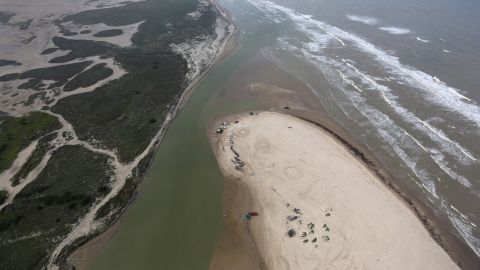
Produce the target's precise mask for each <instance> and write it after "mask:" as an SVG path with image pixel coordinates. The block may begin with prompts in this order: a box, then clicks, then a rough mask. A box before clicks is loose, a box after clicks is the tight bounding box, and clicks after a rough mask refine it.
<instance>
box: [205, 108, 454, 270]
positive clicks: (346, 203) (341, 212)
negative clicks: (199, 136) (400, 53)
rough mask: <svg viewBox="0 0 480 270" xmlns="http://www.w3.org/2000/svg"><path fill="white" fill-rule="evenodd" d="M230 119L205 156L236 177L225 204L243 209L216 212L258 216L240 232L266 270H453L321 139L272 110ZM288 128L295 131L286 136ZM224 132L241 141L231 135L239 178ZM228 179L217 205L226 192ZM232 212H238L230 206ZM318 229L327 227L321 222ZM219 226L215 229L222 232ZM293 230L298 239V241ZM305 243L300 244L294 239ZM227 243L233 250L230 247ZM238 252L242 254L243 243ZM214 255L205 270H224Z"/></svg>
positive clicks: (371, 181)
mask: <svg viewBox="0 0 480 270" xmlns="http://www.w3.org/2000/svg"><path fill="white" fill-rule="evenodd" d="M230 119H231V118H230ZM239 120H240V123H239V124H234V125H232V126H229V127H228V128H227V129H226V131H225V134H224V135H221V138H220V140H219V141H218V142H217V149H215V151H216V152H217V157H218V160H219V163H220V167H221V168H222V171H223V172H224V173H225V174H226V175H227V176H229V177H231V178H232V179H241V180H242V181H241V182H239V183H240V184H237V187H239V188H238V189H237V193H234V194H238V193H241V194H243V195H247V196H245V197H243V198H242V199H238V198H237V197H234V198H232V201H234V200H240V201H242V202H243V203H241V204H237V203H231V204H230V206H235V207H234V208H233V209H234V210H231V211H230V212H228V210H229V209H228V206H227V207H226V208H225V210H226V214H227V215H228V216H230V215H234V217H230V218H231V219H232V220H235V219H236V220H237V221H236V222H237V223H238V220H239V218H238V213H239V211H241V212H244V211H248V210H251V209H252V208H248V207H249V205H248V203H252V204H253V205H254V206H255V207H254V209H255V210H257V211H259V212H260V214H261V217H260V218H254V219H253V220H252V221H251V222H249V226H248V228H249V230H250V231H251V232H252V236H253V238H254V239H255V241H253V242H254V243H256V245H257V246H258V247H259V248H258V251H259V254H260V255H261V257H262V258H264V260H265V265H266V268H270V269H317V268H318V267H320V268H321V269H323V268H328V267H344V268H345V267H346V268H348V269H350V268H355V267H366V269H385V267H387V266H389V267H390V268H391V269H457V266H456V265H455V263H454V262H453V261H452V260H451V259H450V257H449V256H448V255H447V253H446V252H445V251H444V250H443V249H442V248H441V247H440V246H438V245H437V243H436V242H435V241H434V240H433V239H432V238H431V237H430V235H429V232H428V231H427V230H426V229H425V227H424V226H423V224H422V223H421V222H420V220H418V219H417V217H416V216H415V214H414V213H412V212H411V211H410V209H408V207H407V206H406V205H405V204H404V203H403V202H402V201H401V200H400V199H399V198H397V197H396V196H395V195H394V194H393V193H392V192H391V190H389V189H388V188H387V187H386V186H385V185H383V183H381V182H380V181H379V179H378V178H377V177H376V175H375V174H373V173H372V172H371V171H370V170H368V169H367V168H366V167H365V166H364V164H362V163H361V162H360V161H359V160H358V159H356V158H354V156H353V155H351V154H350V153H349V152H348V149H346V148H345V147H344V146H343V145H342V144H341V143H339V142H338V141H336V140H334V139H333V138H332V137H331V134H328V133H326V132H325V131H324V130H322V129H320V128H318V127H317V126H315V125H313V124H311V123H308V122H305V121H303V120H299V119H298V118H294V117H291V116H286V115H282V114H278V113H261V114H260V115H259V116H256V115H255V116H244V117H241V118H240V119H239ZM288 126H290V127H291V128H292V129H290V128H288ZM260 127H263V128H260ZM293 129H296V131H295V132H293V133H292V131H293ZM247 130H248V131H247ZM233 134H240V135H243V136H235V135H234V136H233V137H232V141H233V145H234V149H235V150H236V151H237V153H238V154H239V158H240V159H241V161H242V162H245V164H246V165H245V168H244V169H243V172H240V171H238V170H235V169H234V167H233V166H232V163H231V159H232V158H234V157H233V156H232V151H231V149H230V146H231V145H230V144H231V143H232V141H230V139H229V138H230V136H232V135H233ZM292 134H294V135H292ZM286 142H288V143H286ZM317 148H318V149H317ZM273 153H275V154H273ZM325 153H329V154H328V155H325ZM301 157H303V160H300V158H301ZM289 164H290V165H292V164H293V166H290V165H289ZM237 165H238V164H237ZM287 165H288V166H287ZM278 166H280V167H282V166H283V167H285V166H286V167H285V168H283V167H282V168H280V167H278ZM276 167H278V168H276ZM282 172H283V173H282ZM295 178H296V180H294V181H292V180H293V179H295ZM260 179H261V181H259V180H260ZM336 179H343V180H342V181H341V182H340V181H337V180H336ZM354 179H356V180H354ZM228 182H229V181H227V183H226V186H227V189H226V192H225V198H226V200H229V198H228V196H229V194H230V191H229V190H228V186H229V185H231V184H229V183H228ZM319 184H320V185H319ZM242 185H245V186H242ZM245 187H247V190H244V188H245ZM359 191H360V192H359ZM249 192H251V194H250V195H249ZM367 194H368V195H367ZM249 196H251V199H252V200H251V201H250V200H249ZM247 202H248V203H247ZM287 204H290V205H289V206H287ZM227 205H228V203H227ZM242 206H243V207H245V208H243V209H241V210H240V208H241V207H242ZM294 207H298V208H300V209H301V213H302V214H298V218H297V219H296V220H292V221H288V222H289V224H286V223H285V222H286V221H287V220H286V217H287V216H293V215H295V214H294V213H293V212H292V209H293V208H294ZM235 208H236V210H235ZM319 209H322V210H323V211H319ZM327 213H328V214H327ZM326 215H329V217H326ZM330 215H331V216H330ZM227 218H228V217H227ZM298 220H302V224H299V223H298ZM309 222H312V223H314V224H315V228H314V229H313V230H314V231H315V232H313V233H312V234H309V233H310V231H309V230H310V229H307V228H306V226H307V224H308V223H309ZM234 223H235V221H234ZM327 223H328V225H326V226H327V227H328V230H327V229H326V227H323V226H322V224H327ZM242 226H245V225H237V230H236V232H240V233H241V230H244V236H238V237H236V238H232V239H237V240H238V239H241V238H242V237H244V238H245V237H249V235H250V234H248V231H247V233H245V230H246V229H245V228H242V229H240V230H239V229H238V228H241V227H242ZM228 227H229V226H228V222H226V228H228ZM322 227H323V228H322ZM233 228H235V227H233ZM288 228H294V229H295V230H296V232H297V235H296V236H295V237H292V238H289V237H287V236H286V231H287V230H288ZM229 230H230V229H225V231H224V234H227V233H228V231H229ZM303 231H305V232H307V236H305V237H301V233H302V232H303ZM399 232H401V233H399ZM407 232H408V233H407ZM317 234H318V235H317ZM326 236H328V237H329V238H330V240H326V239H327V238H325V237H326ZM315 238H316V239H315ZM305 239H308V242H307V243H303V241H304V240H305ZM322 239H323V240H322ZM223 241H225V240H223ZM223 241H222V240H220V244H219V245H222V243H223ZM312 241H315V243H312ZM231 242H232V243H230V244H231V245H232V246H234V245H235V241H234V240H232V241H231ZM223 245H225V244H223ZM315 246H317V247H315ZM240 247H241V248H243V249H245V248H247V247H248V245H247V244H244V246H241V245H240ZM219 251H220V249H217V253H216V256H215V257H214V261H213V263H212V269H226V268H221V267H218V266H217V265H219V263H218V260H217V258H222V257H223V258H225V255H228V250H223V251H221V252H220V253H223V255H222V254H219ZM420 254H421V255H420ZM246 255H248V254H246ZM244 257H245V259H247V258H248V256H244ZM250 259H251V261H250V262H251V263H254V264H255V265H260V264H261V260H260V259H258V258H256V257H255V256H250ZM318 264H321V265H318ZM229 265H230V266H231V265H233V264H232V263H230V264H229ZM258 267H260V266H258Z"/></svg>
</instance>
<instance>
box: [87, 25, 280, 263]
mask: <svg viewBox="0 0 480 270" xmlns="http://www.w3.org/2000/svg"><path fill="white" fill-rule="evenodd" d="M238 23H239V25H240V29H242V28H248V33H249V35H248V36H246V35H242V34H240V35H239V37H238V40H237V42H238V44H239V49H238V50H236V51H235V53H233V54H231V55H229V56H228V57H227V58H226V59H224V60H223V61H222V62H221V63H219V64H217V65H215V67H213V68H212V70H211V71H210V73H209V74H208V75H207V76H206V77H205V78H204V80H203V81H202V82H201V83H199V84H198V86H197V87H196V89H194V93H193V95H192V97H191V98H190V100H189V101H188V103H187V104H186V105H185V107H184V108H183V109H182V110H181V112H180V113H179V115H178V117H177V118H176V119H175V120H174V121H173V122H172V124H171V126H170V127H169V129H168V131H167V133H166V135H165V138H164V140H163V142H162V143H161V146H160V148H159V149H158V152H157V154H156V156H155V158H154V161H153V164H152V166H151V168H150V172H149V175H148V177H147V180H146V181H145V182H144V183H143V184H142V185H141V187H140V190H139V197H138V198H137V199H136V200H135V201H134V203H133V204H132V205H131V206H130V207H129V209H128V210H127V211H126V213H125V214H124V216H123V217H122V218H121V220H120V226H119V229H118V231H117V232H116V234H115V236H114V237H113V239H112V240H111V242H110V243H108V244H107V246H106V248H105V250H104V251H103V252H102V253H101V254H99V257H98V258H97V259H96V260H95V262H94V266H93V269H117V270H118V269H176V270H179V269H188V270H192V269H207V268H208V266H209V263H210V258H211V256H212V254H213V250H214V246H215V243H216V239H217V237H218V236H219V231H220V230H221V227H222V211H221V210H222V191H223V180H224V179H223V176H222V174H221V172H220V170H219V169H218V166H217V163H216V160H215V157H214V155H213V152H212V149H211V147H210V143H209V140H208V137H207V125H208V122H209V121H211V120H212V119H214V118H215V117H219V116H222V115H228V114H230V113H236V112H240V111H245V110H252V109H259V107H258V105H256V104H255V103H254V102H236V103H231V104H228V103H218V102H215V101H214V98H213V97H215V95H217V94H218V93H219V91H220V90H221V89H222V88H223V87H225V83H226V82H227V81H228V79H229V77H230V76H231V75H232V74H233V73H234V72H235V71H236V70H237V69H238V68H240V67H241V66H242V65H244V64H245V63H246V62H247V61H248V60H249V59H252V58H253V57H255V56H257V55H258V52H259V50H260V49H261V48H262V47H263V46H264V45H265V44H266V43H267V42H269V41H270V40H274V37H275V35H276V34H278V31H277V30H278V29H275V26H274V25H268V24H252V23H249V22H248V20H244V21H242V20H241V19H240V20H239V21H238Z"/></svg>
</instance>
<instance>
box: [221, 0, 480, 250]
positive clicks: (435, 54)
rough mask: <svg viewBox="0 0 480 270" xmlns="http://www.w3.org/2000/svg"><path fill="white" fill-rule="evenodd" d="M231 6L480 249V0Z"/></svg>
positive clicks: (279, 1)
mask: <svg viewBox="0 0 480 270" xmlns="http://www.w3.org/2000/svg"><path fill="white" fill-rule="evenodd" d="M221 2H222V4H224V5H225V6H226V7H227V9H229V10H230V11H231V12H232V14H233V17H234V18H235V20H236V21H237V22H238V24H239V26H240V30H241V31H242V33H243V35H245V36H247V37H248V36H252V37H254V36H255V33H254V32H251V30H249V29H251V28H252V29H253V26H254V25H259V24H260V25H261V24H274V25H278V26H277V28H278V29H281V30H280V32H279V33H280V34H278V35H274V36H273V37H272V40H271V41H270V42H269V43H267V45H266V46H264V47H263V48H262V49H261V53H262V55H263V56H264V57H266V58H267V59H269V60H270V61H272V62H274V63H276V64H277V65H278V66H280V67H281V68H282V69H284V70H285V71H287V72H289V73H291V74H293V75H294V76H295V77H297V78H298V79H300V80H302V81H303V82H304V83H305V84H306V85H308V86H309V87H310V89H311V91H312V92H313V93H314V94H315V95H316V96H317V97H318V100H319V102H321V103H322V104H323V106H324V107H325V108H326V110H327V111H328V113H329V114H330V115H331V116H332V118H334V119H335V120H336V121H337V122H338V123H340V124H341V125H342V126H344V127H345V128H346V129H347V130H348V131H349V132H350V133H352V134H353V135H355V136H356V137H357V138H358V140H359V141H360V142H362V143H364V144H365V145H366V146H367V147H368V148H369V149H370V150H371V151H372V152H373V153H374V155H376V157H377V158H378V159H379V160H381V162H382V163H383V165H385V166H386V167H387V168H388V169H389V171H390V172H391V173H392V174H393V175H394V176H395V178H396V180H397V181H398V182H399V183H400V184H401V185H402V186H403V187H405V188H407V189H408V190H410V191H411V192H412V193H413V194H415V195H417V196H418V197H419V198H420V199H421V200H422V201H423V202H424V203H425V204H427V205H428V206H430V207H431V208H432V209H433V210H434V212H435V213H436V215H437V216H438V217H439V218H440V219H442V220H445V221H446V222H449V223H450V224H451V225H452V226H451V228H452V230H454V232H455V233H456V234H457V235H459V236H460V237H461V238H463V240H464V241H465V242H466V244H467V245H468V246H469V247H470V248H471V249H472V250H473V251H474V252H475V253H476V254H477V255H478V256H479V257H480V227H479V226H480V145H479V142H480V76H478V72H479V71H480V16H478V14H480V2H478V1H468V0H460V1H453V0H450V1H449V0H440V1H433V0H417V1H413V0H406V1H393V0H365V1H354V0H296V1H288V0H235V1H232V0H224V1H221Z"/></svg>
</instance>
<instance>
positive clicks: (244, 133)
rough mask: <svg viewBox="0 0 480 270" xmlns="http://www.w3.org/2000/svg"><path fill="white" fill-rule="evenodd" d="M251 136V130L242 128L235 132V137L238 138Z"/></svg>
mask: <svg viewBox="0 0 480 270" xmlns="http://www.w3.org/2000/svg"><path fill="white" fill-rule="evenodd" d="M248 134H250V129H249V128H241V129H239V130H238V131H236V132H235V136H237V137H246V136H248Z"/></svg>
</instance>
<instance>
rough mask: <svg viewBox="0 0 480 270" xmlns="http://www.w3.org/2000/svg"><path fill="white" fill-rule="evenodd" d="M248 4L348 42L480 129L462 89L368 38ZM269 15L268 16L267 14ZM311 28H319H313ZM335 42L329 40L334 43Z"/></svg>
mask: <svg viewBox="0 0 480 270" xmlns="http://www.w3.org/2000/svg"><path fill="white" fill-rule="evenodd" d="M248 1H249V2H250V3H252V4H254V5H255V6H256V7H258V8H259V9H261V10H264V11H266V12H271V13H273V14H274V15H275V17H279V16H281V14H279V13H283V14H284V16H287V17H288V18H290V20H292V21H293V22H294V23H295V24H296V25H297V26H298V27H299V28H300V30H302V31H303V32H305V33H308V34H309V35H310V36H314V35H315V36H322V37H324V36H325V35H328V36H330V37H331V38H333V39H334V40H336V41H338V43H340V44H341V45H343V46H345V45H346V43H347V42H348V43H350V44H351V45H353V46H354V47H356V48H357V49H359V50H361V51H363V52H365V53H367V54H369V55H371V56H373V58H374V60H376V61H377V62H378V63H379V64H381V65H382V66H384V68H385V70H386V71H387V72H389V73H391V75H393V76H395V77H396V78H397V80H399V81H400V80H401V81H402V82H403V83H406V84H408V85H409V86H410V87H413V88H416V89H419V90H421V91H422V92H423V93H424V96H425V98H426V99H428V100H429V101H432V102H434V103H435V104H437V105H439V106H442V107H444V108H446V109H448V110H451V111H454V112H456V113H458V114H459V115H462V116H463V117H464V118H465V119H466V120H469V121H471V122H473V123H474V124H475V125H476V126H477V127H480V107H478V105H477V104H476V103H475V102H474V101H472V100H471V99H469V98H468V97H466V96H464V95H463V94H461V93H460V90H458V89H455V88H453V87H450V86H448V85H447V84H445V83H443V82H442V81H441V80H439V79H438V78H437V80H435V79H434V77H433V76H431V75H429V74H427V73H424V72H422V71H420V70H418V69H415V68H413V67H410V66H407V65H404V64H402V63H400V60H399V59H398V57H396V56H394V55H392V54H390V53H387V52H385V51H383V50H381V49H379V48H377V47H376V46H375V45H373V44H371V43H369V42H368V41H366V40H365V39H363V38H361V37H359V36H357V35H355V34H352V33H349V32H347V31H344V30H342V29H339V28H337V27H334V26H331V25H329V24H326V23H324V22H321V21H318V20H315V19H313V18H312V16H310V15H305V14H301V13H298V12H296V11H294V10H292V9H289V8H286V7H283V6H279V5H277V4H275V3H272V2H270V1H262V0H248ZM267 16H269V15H268V13H267ZM312 26H316V27H315V28H312ZM322 32H323V33H322ZM333 39H329V40H327V41H332V40H333Z"/></svg>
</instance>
